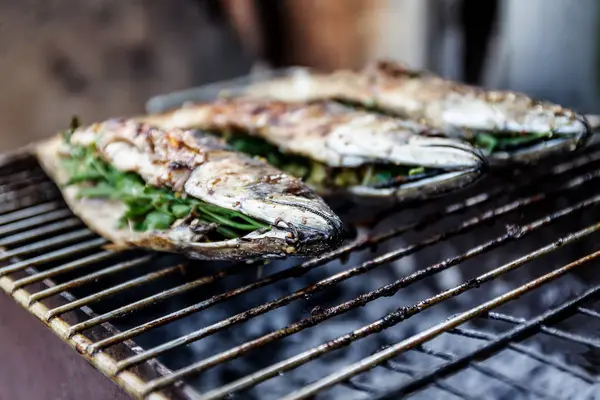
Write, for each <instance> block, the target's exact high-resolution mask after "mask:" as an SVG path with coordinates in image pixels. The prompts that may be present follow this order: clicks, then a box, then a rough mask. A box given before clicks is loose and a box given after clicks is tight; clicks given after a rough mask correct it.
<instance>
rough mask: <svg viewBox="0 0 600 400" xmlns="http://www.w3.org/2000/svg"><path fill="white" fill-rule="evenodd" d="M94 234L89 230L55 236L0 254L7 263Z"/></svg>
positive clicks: (0, 258)
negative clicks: (12, 259)
mask: <svg viewBox="0 0 600 400" xmlns="http://www.w3.org/2000/svg"><path fill="white" fill-rule="evenodd" d="M93 235H94V233H93V232H92V231H90V230H89V229H80V230H77V231H74V232H69V233H65V234H64V235H60V236H55V237H52V238H50V239H46V240H42V241H40V242H36V243H33V244H30V245H26V246H23V247H18V248H16V249H12V250H9V251H5V252H3V253H1V254H0V261H5V260H8V259H10V258H13V257H17V256H22V255H24V254H28V253H32V252H35V251H39V250H45V249H49V248H52V247H55V246H58V245H63V244H67V243H70V242H73V241H78V240H81V239H85V238H87V237H90V236H93Z"/></svg>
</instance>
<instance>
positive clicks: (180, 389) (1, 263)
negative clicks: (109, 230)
mask: <svg viewBox="0 0 600 400" xmlns="http://www.w3.org/2000/svg"><path fill="white" fill-rule="evenodd" d="M31 161H33V160H32V156H31V152H30V150H29V147H24V148H22V149H17V150H15V151H12V152H7V153H4V154H0V170H2V169H9V171H10V170H11V169H12V168H13V167H14V166H15V164H16V165H17V167H16V168H17V169H18V170H21V168H19V166H18V165H19V164H21V163H26V164H31ZM34 162H35V161H34ZM40 172H41V170H40ZM42 173H43V172H42ZM9 174H10V175H11V176H12V175H13V174H12V173H9ZM2 175H4V174H2V173H0V179H2V178H3V176H2ZM46 182H48V178H47V177H46ZM2 186H4V185H0V197H5V196H4V195H5V194H6V192H5V191H3V190H1V188H2ZM10 198H11V199H14V198H15V197H14V196H11V197H10ZM23 204H24V205H25V206H24V207H6V206H4V207H0V231H2V233H3V234H5V232H4V230H6V231H8V234H9V238H13V240H15V242H13V243H15V244H18V243H20V242H22V241H27V240H31V239H34V238H35V237H36V236H37V235H43V234H46V233H54V232H55V231H56V232H60V231H61V228H67V229H68V228H78V227H82V226H83V223H82V222H80V221H78V220H77V219H76V218H73V216H72V213H69V214H70V218H67V219H63V220H62V221H58V222H56V219H58V218H56V219H55V218H47V216H48V215H49V214H52V213H56V211H61V209H58V210H57V208H58V207H57V206H58V205H59V204H60V206H62V210H67V207H66V205H64V204H62V201H61V199H60V194H59V193H58V190H56V189H54V190H52V189H51V190H49V191H46V190H44V191H41V192H38V193H37V196H36V195H32V196H31V197H26V199H25V200H24V203H23ZM56 214H58V213H56ZM7 216H9V218H6V217H7ZM44 216H46V218H44ZM58 216H62V217H64V216H66V214H62V213H60V214H58ZM40 217H41V218H40ZM30 218H38V221H36V223H35V226H34V227H37V223H38V222H40V221H41V222H53V223H54V225H49V227H50V228H58V229H44V228H43V227H42V229H39V230H37V231H31V230H26V229H23V230H19V228H26V227H27V226H28V225H27V224H21V225H22V226H21V227H19V226H18V225H19V223H22V222H26V221H28V219H30ZM13 221H15V222H16V223H15V222H13ZM7 225H8V226H12V229H17V233H16V234H13V235H10V229H4V230H3V228H6V226H7ZM91 236H94V234H93V233H92V232H91V231H89V230H88V229H87V228H83V229H78V230H75V231H72V232H69V233H67V234H64V235H59V236H58V237H55V238H52V239H48V240H42V241H38V242H34V243H33V244H32V245H26V246H24V247H27V249H25V250H24V251H22V252H23V253H28V252H30V251H34V250H37V249H38V248H39V249H44V248H45V247H48V246H51V245H58V244H60V243H69V244H70V242H72V241H74V240H75V239H83V238H86V237H91ZM104 242H105V241H104V240H102V239H99V240H98V239H97V240H95V241H93V243H94V244H101V243H104ZM7 244H8V245H10V244H12V243H11V242H10V241H7V240H0V270H3V272H2V273H1V274H0V287H1V288H2V289H3V290H4V291H5V293H6V294H8V295H10V296H11V297H12V298H13V299H14V300H15V301H16V302H17V303H18V304H20V305H21V306H22V307H23V308H25V309H26V310H27V311H29V312H30V313H31V314H33V315H34V316H35V317H37V318H38V319H39V320H40V321H41V322H42V323H44V324H45V325H46V326H47V327H48V328H49V329H50V330H51V331H52V332H53V333H54V334H56V335H57V336H58V337H59V338H60V339H62V340H63V341H65V342H66V343H67V344H69V345H70V346H71V347H72V348H73V349H74V350H76V351H77V352H78V353H79V354H80V355H81V356H83V357H84V358H85V359H86V360H87V361H88V362H90V363H91V364H92V365H93V366H95V367H96V368H97V369H98V370H99V371H100V372H101V373H103V374H104V375H105V376H107V377H108V378H109V379H111V380H113V381H114V382H115V383H116V384H118V385H119V386H121V387H122V388H123V389H125V390H126V391H127V392H128V393H130V394H131V395H132V396H139V395H140V393H141V392H142V391H143V387H144V383H143V379H142V378H144V377H145V378H149V379H152V378H157V377H160V376H165V375H168V374H170V373H171V371H170V370H169V369H168V368H167V367H166V366H164V365H163V364H162V363H161V362H160V361H158V360H155V359H153V360H148V361H147V362H145V363H144V365H140V366H139V368H137V367H136V368H135V372H128V371H125V372H124V373H121V374H118V375H117V374H115V373H114V371H115V369H116V360H115V357H114V356H121V357H125V356H130V357H131V356H133V355H135V354H139V353H140V352H141V351H142V349H141V348H140V347H139V346H138V345H137V344H135V342H134V341H132V340H124V341H122V342H120V343H119V344H118V346H115V348H113V349H111V350H110V351H107V352H106V353H105V354H88V353H86V352H85V351H83V348H85V347H87V346H89V345H91V344H92V341H91V340H90V338H88V337H86V336H85V335H82V334H79V335H71V334H70V333H69V329H70V328H71V324H69V323H68V322H67V321H66V320H64V319H63V318H61V317H60V315H61V314H63V313H67V312H69V311H70V312H72V313H78V314H81V315H84V316H85V317H89V318H94V317H97V316H98V315H97V314H96V313H95V312H94V311H93V310H92V309H91V308H90V307H88V306H86V305H82V306H80V307H72V306H71V305H72V304H75V302H76V301H77V300H78V299H77V298H76V297H75V296H73V295H72V294H71V293H70V292H69V291H68V290H66V289H65V290H61V291H54V290H53V289H54V288H58V287H60V285H58V284H57V283H56V282H54V281H53V280H52V278H51V276H52V274H45V275H44V274H43V273H40V271H38V269H36V268H35V267H34V266H29V267H25V268H24V269H21V268H19V270H22V271H23V272H25V273H26V274H28V275H29V277H26V278H22V279H21V281H22V282H23V283H24V284H23V285H22V286H23V287H24V286H26V284H30V285H31V286H34V285H35V287H36V288H37V289H38V291H37V292H36V293H30V291H28V290H25V289H22V288H21V286H20V285H18V284H17V285H15V283H16V281H15V280H13V279H11V278H10V277H8V273H6V267H7V265H6V264H7V262H11V263H12V264H9V266H10V265H12V266H14V265H15V264H16V265H22V266H26V265H29V264H27V263H26V262H25V261H24V260H21V259H20V258H19V256H20V255H21V254H20V252H14V251H10V250H7V248H6V245H7ZM59 251H60V250H59ZM65 253H66V254H68V252H65ZM75 264H76V263H75ZM31 265H33V264H31ZM65 270H68V268H63V271H65ZM46 276H47V277H46ZM159 276H160V275H159ZM31 278H38V279H31ZM44 291H52V292H55V293H56V294H58V295H60V297H61V300H63V301H62V302H61V303H65V304H63V305H61V306H57V307H55V308H54V309H50V308H48V307H47V306H46V305H45V304H43V303H42V302H41V301H38V300H36V296H35V295H36V294H39V293H43V292H44ZM40 300H41V299H40ZM58 301H60V300H58ZM66 308H68V309H66ZM61 309H64V311H63V312H61V313H57V314H56V315H51V313H52V310H61ZM49 317H50V318H49ZM118 333H120V331H119V330H118V329H117V328H116V327H115V326H113V325H112V324H111V323H110V322H104V323H102V324H100V325H98V326H96V327H94V329H93V330H92V331H91V332H90V333H88V336H90V337H93V338H94V339H96V340H98V341H100V340H103V339H107V338H109V337H111V336H114V335H116V334H118ZM165 393H166V394H168V395H169V396H168V398H172V397H173V398H194V397H195V396H196V394H195V392H194V390H193V389H191V388H190V387H189V386H187V385H185V384H179V385H178V386H177V387H176V388H171V389H168V390H166V391H165ZM152 398H156V399H157V400H158V399H166V398H167V397H165V396H164V395H163V393H161V392H157V393H156V394H154V395H153V396H152Z"/></svg>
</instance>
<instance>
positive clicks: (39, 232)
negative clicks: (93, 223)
mask: <svg viewBox="0 0 600 400" xmlns="http://www.w3.org/2000/svg"><path fill="white" fill-rule="evenodd" d="M80 225H81V221H80V220H79V219H77V218H68V219H65V220H63V221H59V222H56V223H54V224H52V225H46V226H43V227H41V228H37V229H33V230H30V231H26V232H21V233H17V234H14V235H10V236H7V237H5V238H2V239H0V247H5V246H14V245H16V244H19V243H23V242H27V241H29V240H32V239H35V238H37V237H40V236H44V235H48V234H51V233H56V232H60V231H63V230H65V229H68V228H74V227H76V226H80Z"/></svg>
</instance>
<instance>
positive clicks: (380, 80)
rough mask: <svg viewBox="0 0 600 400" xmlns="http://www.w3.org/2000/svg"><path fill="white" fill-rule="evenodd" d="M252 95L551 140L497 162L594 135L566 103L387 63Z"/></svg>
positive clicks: (300, 76)
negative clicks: (333, 103) (328, 102)
mask: <svg viewBox="0 0 600 400" xmlns="http://www.w3.org/2000/svg"><path fill="white" fill-rule="evenodd" d="M245 95H246V96H251V97H259V98H261V97H262V98H265V97H266V98H271V99H277V100H281V101H294V102H297V101H315V100H324V99H336V100H342V101H346V102H350V103H353V104H358V105H361V106H363V107H369V108H374V109H377V110H379V111H383V112H388V113H393V114H396V115H400V116H403V117H406V118H410V119H413V120H415V121H420V122H421V123H423V124H426V125H428V126H431V127H433V128H436V129H439V130H441V131H443V132H444V133H446V134H448V135H451V136H458V137H462V138H466V139H469V140H470V139H473V138H474V137H475V136H477V135H478V134H481V133H488V134H492V135H498V134H506V133H511V134H514V135H517V136H518V135H526V134H531V133H538V134H544V135H545V136H544V140H542V141H541V142H540V141H536V142H534V143H533V144H532V145H531V146H524V147H520V148H518V149H515V150H513V151H511V150H507V151H498V152H494V153H493V154H492V155H491V157H492V158H494V159H496V160H512V161H533V160H536V159H538V158H540V157H542V156H546V155H548V154H551V153H558V152H565V151H572V150H575V149H577V148H579V147H580V146H582V145H584V144H585V143H586V141H587V140H588V139H589V137H590V136H591V129H590V126H589V123H588V121H587V120H586V118H585V117H584V116H583V115H580V114H578V113H576V112H575V111H573V110H569V109H567V108H564V107H562V106H560V105H557V104H553V103H550V102H546V101H539V100H535V99H533V98H531V97H528V96H526V95H524V94H521V93H516V92H510V91H497V90H484V89H482V88H479V87H474V86H469V85H466V84H462V83H458V82H454V81H450V80H447V79H443V78H441V77H439V76H437V75H435V74H433V73H430V72H427V71H415V70H411V69H409V68H406V67H404V66H403V65H400V64H398V63H395V62H392V61H385V60H384V61H379V62H376V63H374V64H371V65H369V66H367V68H365V69H364V70H363V71H360V72H354V71H348V70H341V71H337V72H333V73H331V74H325V73H317V72H311V71H308V70H298V71H297V72H296V73H295V74H294V75H291V76H287V77H281V78H274V79H272V80H269V81H266V82H260V83H256V84H253V85H250V86H249V87H248V88H247V89H246V91H245Z"/></svg>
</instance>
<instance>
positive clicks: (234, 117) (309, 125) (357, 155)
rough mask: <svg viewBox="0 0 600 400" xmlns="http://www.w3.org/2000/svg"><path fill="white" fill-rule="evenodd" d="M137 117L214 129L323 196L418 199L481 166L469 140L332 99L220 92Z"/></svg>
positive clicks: (461, 182) (471, 176)
mask: <svg viewBox="0 0 600 400" xmlns="http://www.w3.org/2000/svg"><path fill="white" fill-rule="evenodd" d="M140 120H141V121H143V122H144V123H148V124H150V125H154V126H158V127H161V128H163V129H171V128H184V129H191V128H196V129H201V130H205V131H211V132H216V133H219V134H220V135H223V136H224V137H225V138H226V140H227V141H228V142H229V143H230V144H231V145H232V146H233V147H234V148H236V149H238V150H239V151H243V152H246V153H249V154H250V155H253V156H261V157H264V158H266V159H267V160H268V161H269V162H270V163H272V164H274V165H275V166H276V167H278V168H280V169H282V170H284V171H286V172H288V173H290V174H293V175H295V176H298V177H301V178H303V179H304V180H305V181H306V182H307V183H309V184H310V185H311V186H313V187H314V188H315V189H316V190H317V191H318V192H319V193H320V194H324V195H327V194H331V193H339V192H346V193H351V194H353V195H355V196H357V197H363V198H364V197H394V196H395V197H396V198H399V199H401V200H408V199H415V198H423V197H427V196H432V195H437V194H441V193H444V192H448V191H450V190H453V189H457V188H460V187H463V186H465V185H467V184H469V183H472V182H473V181H474V180H476V179H477V178H478V177H479V176H480V175H481V173H482V171H483V169H484V167H485V160H484V159H483V158H482V156H481V154H479V151H478V150H476V149H475V148H474V147H472V146H471V145H469V144H468V143H465V142H462V141H459V140H454V139H448V138H443V137H438V136H439V133H437V132H435V131H434V130H431V129H429V128H426V127H424V126H423V125H421V124H419V123H417V122H414V121H409V120H403V119H400V118H396V117H390V116H385V115H380V114H377V113H371V112H366V111H360V110H356V109H352V108H349V107H346V106H343V105H341V104H339V103H334V102H319V103H312V104H308V103H288V102H281V101H273V100H260V99H242V98H239V99H236V98H234V99H223V100H219V101H216V102H213V103H203V104H188V105H186V106H184V107H182V108H180V109H176V110H173V111H169V112H166V113H163V114H154V115H147V116H143V117H140Z"/></svg>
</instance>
